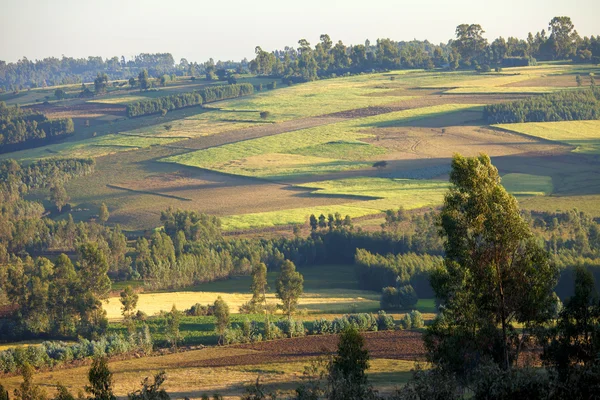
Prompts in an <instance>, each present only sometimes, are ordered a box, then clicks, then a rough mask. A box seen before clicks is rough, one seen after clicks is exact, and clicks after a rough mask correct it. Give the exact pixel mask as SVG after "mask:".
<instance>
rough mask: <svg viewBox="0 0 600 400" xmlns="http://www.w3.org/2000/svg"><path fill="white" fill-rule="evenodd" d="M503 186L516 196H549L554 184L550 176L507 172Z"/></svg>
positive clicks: (503, 178)
mask: <svg viewBox="0 0 600 400" xmlns="http://www.w3.org/2000/svg"><path fill="white" fill-rule="evenodd" d="M502 186H504V188H505V189H506V190H507V191H508V192H510V193H511V194H512V195H514V196H519V197H521V196H547V195H549V194H551V193H552V190H553V189H554V186H553V185H552V178H551V177H550V176H539V175H529V174H506V175H504V176H503V177H502Z"/></svg>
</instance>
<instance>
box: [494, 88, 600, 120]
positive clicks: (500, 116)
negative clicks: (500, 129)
mask: <svg viewBox="0 0 600 400" xmlns="http://www.w3.org/2000/svg"><path fill="white" fill-rule="evenodd" d="M483 118H484V119H485V120H486V122H487V123H488V124H511V123H519V122H550V121H576V120H594V119H600V89H598V88H596V87H592V88H590V89H579V90H563V91H560V92H557V93H551V94H545V95H542V96H534V97H529V98H527V99H523V100H516V101H512V102H509V103H501V104H490V105H487V106H485V107H484V108H483Z"/></svg>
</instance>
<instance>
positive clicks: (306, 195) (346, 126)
mask: <svg viewBox="0 0 600 400" xmlns="http://www.w3.org/2000/svg"><path fill="white" fill-rule="evenodd" d="M596 70H597V68H594V67H591V66H585V65H541V66H537V67H520V68H506V69H504V70H503V71H502V72H500V73H495V72H492V73H487V74H479V73H475V72H472V71H454V72H443V73H441V72H437V71H422V70H414V71H392V72H389V73H378V74H365V75H357V76H352V77H344V78H336V79H325V80H319V81H315V82H310V83H304V84H297V85H292V86H289V87H287V86H285V87H284V86H282V85H280V84H279V83H278V88H277V89H276V90H266V91H262V92H259V93H256V94H255V95H253V96H249V97H246V98H241V99H233V100H227V101H223V102H218V103H216V104H214V105H209V106H208V107H206V108H202V107H191V108H187V109H182V110H175V111H172V112H169V113H167V115H166V116H165V117H161V116H157V115H156V116H147V117H141V118H134V119H126V118H124V117H116V116H115V115H104V116H100V117H97V118H96V119H93V120H92V124H91V126H90V127H82V125H81V124H82V122H81V119H80V121H79V124H80V125H79V127H78V128H76V132H75V135H73V136H71V137H69V138H67V139H66V140H65V141H64V142H61V143H57V144H52V145H48V146H43V147H39V148H35V149H30V150H23V151H18V152H13V153H8V154H2V155H0V159H5V158H16V159H18V160H20V161H32V160H35V159H39V158H48V157H87V156H89V157H93V158H96V159H97V160H98V168H97V170H98V172H97V173H96V174H94V175H93V176H90V177H86V178H85V179H75V180H73V181H72V182H69V183H68V184H67V186H66V187H67V190H68V193H69V197H70V198H71V201H70V203H71V204H72V206H74V207H79V208H80V209H82V210H83V211H80V212H77V213H76V214H74V217H75V218H76V220H86V219H87V218H89V217H90V216H93V215H94V213H95V212H96V210H97V207H99V204H100V202H105V203H106V204H107V205H108V206H109V208H110V210H111V215H113V217H112V218H113V219H112V222H113V223H119V224H121V225H122V226H123V227H124V228H125V229H131V230H136V231H138V230H143V229H147V228H148V227H154V226H156V225H157V224H158V223H159V222H158V219H159V216H160V211H161V210H163V209H165V208H166V207H169V206H171V207H175V208H184V209H194V210H198V211H205V212H209V213H216V214H217V215H219V216H220V217H221V218H222V220H223V226H224V228H225V230H228V231H240V230H252V229H256V228H270V227H277V226H285V225H289V224H304V223H305V222H306V221H307V218H308V216H309V215H310V214H313V213H314V214H321V213H323V214H325V215H327V214H330V213H335V212H339V213H341V214H342V215H350V216H352V217H354V218H358V217H363V216H369V215H376V214H378V213H381V212H382V211H384V210H386V209H391V208H397V207H399V206H400V205H402V206H404V207H405V208H407V209H411V208H421V207H432V206H436V205H438V204H440V202H441V198H442V193H443V190H444V187H445V186H444V185H445V183H444V182H442V181H428V180H421V181H415V183H413V184H410V185H409V184H407V183H406V182H405V183H402V184H400V183H399V182H400V181H397V180H396V181H394V180H393V179H390V178H393V177H409V178H414V177H418V178H427V179H430V178H434V177H439V176H440V173H443V172H437V173H433V174H416V175H415V173H416V172H415V171H445V170H447V166H448V163H449V161H450V157H451V155H452V153H453V152H460V153H462V154H466V153H468V154H471V155H474V154H477V153H478V152H481V151H483V152H490V153H491V154H492V153H493V156H494V157H501V156H505V155H507V156H508V155H511V156H512V155H515V156H516V155H517V154H520V153H524V154H525V153H530V152H532V151H533V152H535V151H536V149H535V147H534V146H533V145H529V147H528V148H523V149H521V148H518V146H519V143H518V141H519V139H516V138H517V136H511V137H510V138H507V139H506V140H505V142H502V140H503V139H501V138H496V136H497V135H496V134H497V133H498V132H499V131H492V130H491V129H488V128H487V127H484V126H483V124H484V122H483V121H481V119H480V115H481V113H480V110H481V105H483V104H485V103H486V102H487V100H486V97H485V95H489V94H492V93H496V94H495V95H494V98H495V99H502V98H503V96H505V95H510V93H535V92H541V91H545V90H547V89H552V90H559V89H565V88H569V87H573V86H574V85H575V78H574V76H575V74H582V75H586V74H588V73H589V72H594V71H596ZM243 79H245V80H246V81H249V82H252V83H259V82H261V83H263V84H266V83H267V82H270V81H271V80H270V79H266V78H255V77H249V76H247V77H244V78H243ZM207 84H211V85H212V84H222V83H220V82H210V83H209V82H205V81H203V80H196V81H191V80H189V78H184V79H177V80H175V81H173V82H169V83H168V84H167V86H166V87H164V88H159V89H158V90H156V91H149V92H140V91H138V90H130V89H127V87H124V88H123V87H122V88H114V87H112V86H111V87H110V88H109V89H110V90H109V93H107V95H105V96H99V97H97V98H92V99H90V101H89V102H86V104H88V105H98V107H102V106H103V105H106V104H124V103H126V102H128V101H132V100H133V99H136V100H139V99H142V98H147V97H156V96H159V95H165V94H172V93H178V92H182V91H190V90H194V89H197V88H199V87H202V86H206V85H207ZM66 89H67V90H68V91H74V92H76V91H78V90H80V85H72V86H69V87H66ZM438 89H439V90H438ZM52 90H53V89H51V88H45V89H35V90H31V91H30V92H21V93H19V94H17V95H13V94H11V93H5V94H2V95H1V96H0V97H2V98H4V99H8V98H12V97H19V98H22V97H25V96H34V95H36V96H38V97H40V95H41V94H45V95H48V94H51V92H52ZM440 90H441V91H443V92H445V93H444V94H442V93H441V92H440ZM453 92H454V93H457V94H452V93H453ZM458 93H460V94H458ZM490 98H491V97H490ZM69 101H72V100H69ZM69 104H70V103H69ZM365 107H382V108H383V107H386V108H385V109H381V110H379V109H371V110H369V109H368V108H367V109H363V108H365ZM361 109H363V110H361ZM373 110H376V111H375V112H374V113H380V114H379V115H372V113H373ZM394 110H402V111H394ZM59 111H60V110H59ZM92 111H93V110H92ZM260 111H269V112H270V116H269V117H268V118H267V119H265V120H263V119H261V118H260V115H259V114H260ZM340 111H343V112H344V114H343V115H338V116H335V118H324V119H320V118H317V117H315V116H317V115H324V114H328V113H336V112H340ZM61 112H62V111H61ZM65 112H66V111H65ZM369 113H371V114H369ZM92 114H93V112H92ZM368 115H372V116H368ZM109 117H110V118H109ZM80 118H87V117H85V116H83V117H80ZM307 118H308V120H310V121H314V123H313V122H311V123H309V124H308V126H309V127H306V126H307V125H306V124H305V125H302V124H301V123H298V124H297V125H296V120H298V121H300V120H302V121H305V120H307ZM282 121H288V122H286V124H289V125H287V128H286V129H287V130H286V129H282V128H279V126H280V125H278V124H279V123H280V122H282ZM310 126H312V127H310ZM500 127H501V128H503V129H504V130H505V132H506V131H507V130H509V131H510V132H516V133H518V134H526V135H528V137H529V138H531V139H528V140H529V141H530V142H529V143H534V142H535V140H537V139H538V138H539V139H545V140H553V141H557V142H560V143H565V144H567V145H571V146H573V147H574V148H575V153H573V154H580V153H582V154H583V155H586V154H591V155H597V154H599V152H600V150H599V149H600V145H599V140H600V139H599V138H598V134H597V133H598V131H600V129H599V128H600V125H599V123H598V121H574V122H565V123H562V122H561V123H545V124H531V123H530V124H511V125H506V126H500ZM248 128H252V129H250V130H248ZM482 128H486V129H483V130H482ZM238 131H239V132H240V134H239V141H236V133H237V132H238ZM444 131H447V133H449V134H444V133H443V132H444ZM484 131H485V132H486V133H485V134H486V135H490V134H492V135H494V140H490V141H489V143H487V141H486V137H485V136H484V133H483V132H484ZM248 132H251V133H252V136H249V137H250V139H247V138H246V134H247V133H248ZM221 134H226V137H227V140H224V141H222V142H219V139H214V138H218V137H219V135H221ZM209 137H210V139H207V141H208V142H209V144H208V145H205V144H204V143H205V142H204V138H209ZM188 139H191V140H189V141H188ZM245 139H246V140H245ZM213 143H214V144H213ZM222 143H226V144H222ZM548 143H549V142H542V141H540V146H541V144H544V146H546V147H548V146H550V145H548ZM513 145H516V146H517V148H516V149H515V147H511V146H513ZM166 146H169V147H166ZM170 147H173V148H170ZM203 147H210V148H207V149H205V150H194V149H196V148H203ZM541 151H542V152H543V151H546V149H545V148H544V149H541ZM553 151H554V150H553ZM534 157H536V156H535V155H534ZM134 160H135V161H134ZM382 160H385V161H387V163H388V166H387V167H385V168H381V169H375V168H373V167H372V165H373V163H374V162H376V161H382ZM165 161H166V163H165ZM544 165H546V166H548V167H549V168H550V169H551V171H549V172H545V171H544V170H543V168H541V167H540V168H537V167H535V162H532V163H529V162H528V161H527V158H525V157H523V158H519V157H516V158H515V159H514V162H511V163H510V164H509V166H510V168H509V169H508V170H506V171H502V170H501V173H502V174H503V175H505V177H504V184H505V185H506V186H507V187H508V188H509V190H510V191H511V192H512V193H514V194H516V195H518V196H519V198H520V200H521V201H523V202H524V204H526V205H527V207H533V205H534V204H535V207H541V208H544V209H550V208H553V207H554V205H553V204H552V201H553V200H551V199H553V198H555V197H554V196H558V195H560V198H559V197H556V200H555V201H556V202H557V204H558V203H560V204H561V206H560V208H563V209H565V208H568V206H567V204H572V205H575V204H576V203H577V202H581V204H582V205H583V204H586V205H587V206H586V207H585V208H586V210H588V211H590V212H592V213H593V214H594V215H596V214H598V213H600V207H597V206H596V205H595V203H594V201H592V200H590V199H591V197H586V196H593V195H595V194H596V192H595V190H596V189H594V188H596V187H597V186H598V185H596V184H595V183H594V182H595V181H593V179H592V181H591V183H586V185H585V187H586V193H585V194H582V193H580V192H581V190H580V189H579V188H580V187H581V184H582V182H583V181H582V180H580V179H575V178H574V174H578V176H581V177H585V181H586V182H587V181H590V179H588V178H593V176H592V175H590V173H588V172H585V173H584V174H583V175H582V173H581V172H577V171H579V169H582V168H583V166H584V165H585V164H583V163H581V164H580V163H572V162H571V163H570V164H568V165H563V164H562V161H561V160H560V159H558V158H557V159H556V161H555V162H554V163H552V164H550V165H548V164H547V163H546V162H545V164H544ZM188 167H197V168H198V171H197V172H193V171H192V168H188ZM532 167H533V169H532ZM121 169H124V171H121ZM117 170H118V171H117ZM206 170H210V171H215V172H220V173H225V174H226V175H222V176H221V177H218V176H217V177H215V176H210V177H209V178H208V179H207V177H206V176H205V174H206V172H205V171H206ZM230 176H235V177H239V179H244V178H245V177H257V178H263V179H267V180H268V181H271V182H274V183H276V184H277V185H278V184H280V183H283V182H286V183H288V184H289V185H290V186H289V189H290V191H289V192H287V194H285V191H284V189H281V190H279V189H275V186H273V187H269V189H268V190H269V192H268V193H269V195H262V194H261V193H254V192H252V190H253V189H252V185H250V184H242V181H239V180H238V181H236V182H237V183H236V185H241V186H239V188H240V191H239V195H240V196H243V197H244V198H245V199H246V201H241V200H240V201H239V202H234V203H232V204H231V205H230V206H229V207H227V208H223V207H217V205H225V204H227V203H229V202H230V200H228V199H230V198H231V196H233V195H234V194H233V193H234V192H233V191H232V192H227V191H225V188H226V187H228V185H230V183H228V182H229V181H228V179H229V177H230ZM319 177H321V178H322V179H325V180H326V181H325V182H319V183H316V184H315V183H312V182H313V181H315V180H317V179H318V178H319ZM354 178H357V180H356V181H354V183H352V182H353V181H352V179H354ZM235 179H238V178H235ZM442 179H445V178H444V177H443V176H442ZM582 179H583V178H582ZM369 180H372V182H370V183H367V181H369ZM248 182H250V181H248ZM358 182H360V183H358ZM382 182H386V183H385V184H383V183H382ZM265 184H267V183H265ZM382 184H383V185H384V186H388V187H378V186H377V185H382ZM296 185H301V186H300V187H302V188H312V189H315V191H314V192H312V193H310V192H308V190H307V191H304V192H298V191H297V190H296V189H298V187H297V186H296ZM265 189H266V188H265V187H264V186H261V190H265ZM278 190H279V191H278ZM213 193H214V196H213ZM265 193H266V192H265ZM551 193H552V197H549V195H550V194H551ZM271 194H272V196H271ZM284 194H285V195H284ZM373 195H374V197H373ZM533 195H535V196H536V199H535V200H533V199H529V198H528V197H530V196H533ZM32 196H33V197H34V198H36V199H39V200H43V201H46V200H45V199H46V197H47V193H45V192H43V191H40V193H33V194H32ZM346 197H347V198H348V200H347V201H346ZM576 199H579V200H576ZM290 200H292V201H290ZM277 201H279V202H277ZM59 218H66V215H61V216H59ZM360 223H361V224H364V223H367V222H366V221H362V222H360ZM373 223H375V222H373Z"/></svg>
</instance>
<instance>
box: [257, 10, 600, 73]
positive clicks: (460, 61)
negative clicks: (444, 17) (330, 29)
mask: <svg viewBox="0 0 600 400" xmlns="http://www.w3.org/2000/svg"><path fill="white" fill-rule="evenodd" d="M455 33H456V38H455V39H452V40H449V41H448V43H447V44H444V43H440V44H439V45H436V44H433V43H430V42H429V41H427V40H425V41H418V40H413V41H410V42H405V41H394V40H392V39H389V38H379V39H377V41H376V42H371V41H369V40H366V41H365V43H364V45H363V44H354V45H350V46H347V45H345V44H344V43H342V41H341V40H340V41H338V42H337V43H334V42H333V41H332V40H331V38H330V37H329V35H325V34H324V35H321V37H320V41H319V43H317V44H316V45H315V46H314V47H312V46H311V45H310V43H309V42H308V41H307V40H306V39H300V40H299V41H298V47H297V48H294V47H293V46H286V47H285V48H284V49H280V50H275V51H272V52H267V51H264V50H263V49H261V48H260V47H256V49H255V52H256V57H255V58H254V60H252V61H250V63H249V67H250V71H252V72H254V73H257V74H259V75H267V76H273V77H279V78H283V80H284V82H287V83H292V82H304V81H312V80H315V79H319V78H330V77H335V76H340V75H346V74H355V73H361V72H370V71H373V70H389V69H405V68H424V69H432V68H444V69H450V70H455V69H458V68H463V69H475V70H478V71H481V72H489V71H490V70H491V69H496V68H497V69H500V68H502V67H515V66H527V65H535V64H536V62H537V60H536V59H539V60H565V59H571V60H573V62H577V63H590V62H591V63H596V64H598V63H600V37H598V36H596V37H594V36H591V37H583V38H582V37H580V36H579V34H578V33H577V31H576V30H575V26H574V25H573V23H572V21H571V19H570V18H569V17H555V18H553V19H552V20H551V21H550V22H549V24H548V32H546V30H544V29H542V31H541V32H538V33H536V34H535V35H534V34H532V33H529V35H528V36H527V39H519V38H515V37H509V38H507V39H505V38H503V37H498V38H496V39H494V40H493V41H492V42H491V43H489V42H488V40H487V39H486V38H484V37H483V34H484V33H485V32H484V30H483V28H482V27H481V25H479V24H461V25H458V26H457V27H456V31H455Z"/></svg>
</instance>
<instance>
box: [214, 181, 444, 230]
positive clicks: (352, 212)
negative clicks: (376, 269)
mask: <svg viewBox="0 0 600 400" xmlns="http://www.w3.org/2000/svg"><path fill="white" fill-rule="evenodd" d="M298 187H304V188H307V189H314V191H313V192H312V195H315V196H320V195H321V196H322V195H335V196H347V197H348V198H349V199H350V198H357V197H359V198H361V199H362V200H363V201H358V202H355V203H348V204H345V205H337V206H331V207H313V208H296V209H289V210H283V211H270V212H264V213H252V214H242V215H233V216H227V217H224V218H222V222H223V229H225V230H243V229H250V228H266V227H271V226H277V225H290V224H304V223H307V222H308V218H309V216H310V214H315V215H317V216H318V215H320V214H323V215H325V216H327V215H328V214H334V213H336V212H338V213H340V214H341V215H342V217H344V216H346V215H349V216H350V217H352V218H358V217H363V216H366V215H374V214H379V213H382V212H384V211H385V210H389V209H397V208H398V207H400V206H402V207H404V208H405V209H407V210H411V209H415V208H421V207H429V206H436V205H439V204H441V202H442V199H443V195H444V193H445V192H446V190H447V189H448V183H447V182H443V181H433V180H413V179H386V178H354V179H340V180H334V181H321V182H314V183H306V184H301V185H298Z"/></svg>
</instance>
